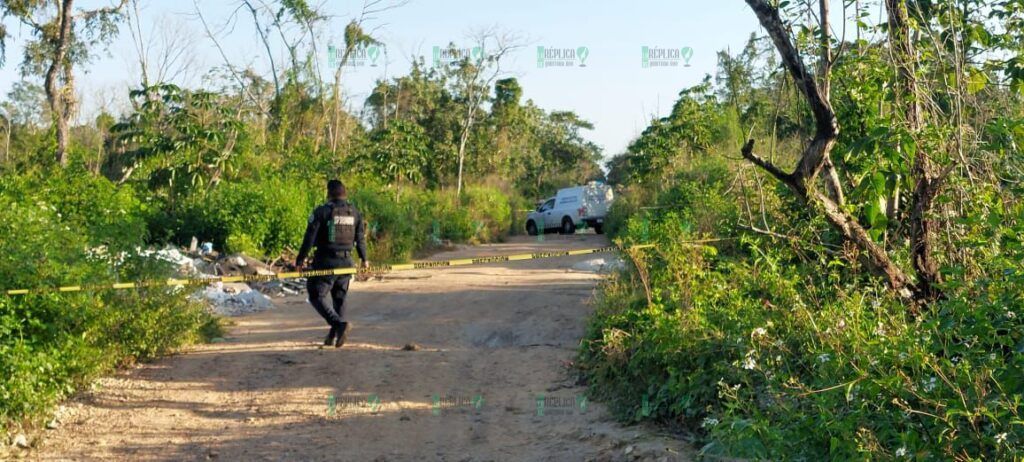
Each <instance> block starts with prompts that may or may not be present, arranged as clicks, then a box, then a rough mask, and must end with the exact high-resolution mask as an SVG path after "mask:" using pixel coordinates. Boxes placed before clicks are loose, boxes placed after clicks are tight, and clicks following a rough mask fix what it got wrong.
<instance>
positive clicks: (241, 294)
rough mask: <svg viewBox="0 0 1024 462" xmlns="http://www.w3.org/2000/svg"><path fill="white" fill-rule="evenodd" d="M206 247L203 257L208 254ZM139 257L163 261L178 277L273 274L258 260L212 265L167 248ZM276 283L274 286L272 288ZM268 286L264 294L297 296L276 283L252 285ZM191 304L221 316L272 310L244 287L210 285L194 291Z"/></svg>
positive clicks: (265, 299) (258, 294)
mask: <svg viewBox="0 0 1024 462" xmlns="http://www.w3.org/2000/svg"><path fill="white" fill-rule="evenodd" d="M206 247H209V246H206V245H205V243H204V248H203V250H202V252H200V253H203V254H211V253H212V251H211V250H210V249H207V248H206ZM139 254H140V255H143V256H146V257H150V258H154V259H158V260H163V261H166V262H169V263H171V264H173V265H174V266H175V270H176V272H177V275H178V276H179V277H193V278H194V277H199V278H203V277H209V278H214V277H217V276H220V275H272V274H274V272H273V270H271V269H270V268H269V267H267V266H266V265H264V264H262V263H261V262H259V261H258V260H254V259H251V258H249V257H245V256H240V255H235V256H231V257H226V258H223V259H222V260H220V261H212V259H207V258H203V257H201V256H200V257H190V256H189V255H188V254H187V253H186V252H182V251H181V250H179V249H177V248H175V247H172V246H168V247H166V248H163V249H159V250H151V249H147V250H140V251H139ZM275 282H276V284H274V283H275ZM266 284H270V285H271V287H272V290H269V291H268V290H264V292H270V293H273V294H275V295H276V294H281V295H279V296H283V295H291V294H295V293H298V292H297V291H296V290H295V289H294V288H291V287H285V286H284V285H283V284H281V283H280V282H278V281H271V282H270V283H266V282H264V283H253V285H256V286H260V287H259V288H261V289H263V288H264V287H263V285H266ZM190 298H192V299H194V300H202V301H205V302H206V304H207V306H208V307H209V309H210V311H212V312H214V313H216V314H219V315H221V316H241V315H244V314H249V313H256V312H259V311H263V310H267V309H270V308H273V307H274V303H273V302H272V301H270V298H269V297H267V295H264V294H263V293H262V292H261V291H259V290H256V289H254V288H253V287H250V285H249V284H246V283H223V282H213V283H211V284H210V285H209V286H207V287H205V288H203V289H200V290H198V291H196V292H195V293H194V294H192V295H191V296H190Z"/></svg>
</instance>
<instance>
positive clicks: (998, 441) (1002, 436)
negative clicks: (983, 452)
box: [996, 432, 1006, 444]
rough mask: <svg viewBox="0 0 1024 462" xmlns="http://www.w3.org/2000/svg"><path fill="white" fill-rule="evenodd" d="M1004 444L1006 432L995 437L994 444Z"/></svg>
mask: <svg viewBox="0 0 1024 462" xmlns="http://www.w3.org/2000/svg"><path fill="white" fill-rule="evenodd" d="M1005 442H1006V432H1003V433H1000V434H998V435H996V444H1003V443H1005Z"/></svg>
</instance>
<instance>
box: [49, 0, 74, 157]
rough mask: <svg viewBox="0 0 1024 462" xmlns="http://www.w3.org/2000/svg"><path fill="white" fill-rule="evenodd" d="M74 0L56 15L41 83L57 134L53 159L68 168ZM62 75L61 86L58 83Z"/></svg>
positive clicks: (65, 2)
mask: <svg viewBox="0 0 1024 462" xmlns="http://www.w3.org/2000/svg"><path fill="white" fill-rule="evenodd" d="M73 4H74V0H62V1H61V3H60V11H58V14H59V16H60V20H59V23H58V27H59V30H58V32H57V36H56V37H54V38H52V40H53V42H52V43H51V45H52V46H53V59H52V60H51V61H50V66H49V67H48V68H47V69H46V77H45V81H44V85H45V89H46V100H47V102H49V104H50V117H51V119H52V120H53V125H54V128H55V129H56V131H57V150H56V152H55V157H56V160H57V163H59V164H60V165H61V166H62V167H63V166H66V165H67V164H68V158H67V149H68V140H69V138H70V133H69V131H70V129H69V123H70V122H69V120H68V119H69V118H70V116H71V111H70V108H71V106H72V102H73V100H74V97H75V95H74V91H75V90H74V83H73V80H72V78H71V77H72V76H71V64H70V63H69V62H66V61H67V52H68V45H69V43H70V42H71V21H72V19H73V18H72V14H71V13H72V6H73ZM61 71H63V74H64V75H63V83H61V82H59V80H60V79H61V75H60V74H61Z"/></svg>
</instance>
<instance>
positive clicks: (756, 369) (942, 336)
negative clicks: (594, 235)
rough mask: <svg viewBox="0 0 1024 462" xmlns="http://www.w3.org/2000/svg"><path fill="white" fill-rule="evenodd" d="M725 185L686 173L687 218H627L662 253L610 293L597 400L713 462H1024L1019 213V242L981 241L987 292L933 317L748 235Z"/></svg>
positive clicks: (661, 214)
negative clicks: (740, 228)
mask: <svg viewBox="0 0 1024 462" xmlns="http://www.w3.org/2000/svg"><path fill="white" fill-rule="evenodd" d="M717 170H718V169H717V167H715V166H714V165H709V164H699V165H697V166H695V167H694V168H693V170H692V171H688V172H683V173H681V177H682V178H686V181H681V182H679V186H677V187H674V188H670V189H669V190H667V191H665V192H664V193H662V194H661V196H660V197H659V199H658V202H659V203H661V204H672V207H666V208H665V209H656V210H653V211H648V212H647V213H640V212H639V211H633V212H634V213H633V214H632V215H629V214H627V213H625V212H623V213H622V214H621V215H620V217H623V221H622V223H620V224H619V228H618V229H619V230H620V231H619V234H618V239H621V240H622V242H623V243H624V244H630V243H634V242H654V243H656V244H657V248H656V249H654V250H650V251H644V252H642V253H639V254H636V257H637V258H636V263H637V265H638V266H639V268H641V271H635V270H631V271H626V272H624V273H622V274H620V275H617V276H615V277H612V278H611V279H609V280H608V281H606V282H605V283H604V284H603V286H602V290H601V292H602V296H601V297H600V301H599V303H598V309H597V311H596V314H595V317H594V319H593V322H592V324H591V326H590V328H589V331H588V333H587V336H586V339H585V341H584V344H583V347H582V349H581V358H580V359H581V361H580V363H581V365H582V367H583V370H584V371H585V373H586V375H587V376H588V377H589V378H590V379H591V383H592V385H593V391H594V392H595V393H596V394H597V395H599V396H600V397H602V398H604V399H607V400H608V401H609V402H610V403H611V404H612V406H613V408H614V409H615V410H616V411H617V412H618V413H619V415H620V416H622V417H623V418H625V419H627V420H631V421H640V420H645V419H655V420H659V421H664V422H675V423H676V424H677V425H683V426H686V427H689V428H690V429H691V430H692V431H694V432H696V433H697V434H698V435H700V436H701V437H702V441H703V443H704V446H703V449H702V451H703V453H705V454H709V455H726V456H730V457H744V458H753V459H767V460H825V459H831V460H849V459H865V460H874V459H890V458H899V457H906V458H914V459H925V460H945V459H957V458H965V457H971V458H979V459H988V460H994V459H998V460H1015V459H1020V458H1021V457H1024V427H1022V424H1024V421H1022V420H1021V418H1020V413H1021V412H1022V411H1024V406H1022V404H1021V399H1022V396H1021V391H1022V390H1024V383H1022V380H1024V360H1022V359H1021V355H1020V353H1022V352H1024V322H1022V320H1021V318H1020V314H1021V313H1024V297H1022V295H1021V294H1022V293H1024V275H1022V273H1021V264H1020V262H1021V261H1022V260H1021V259H1022V258H1024V249H1022V246H1021V237H1020V236H1021V232H1022V231H1024V229H1022V226H1021V218H1024V213H1022V212H1024V210H1022V209H1021V207H1020V206H1019V205H1018V206H1015V207H1016V208H1009V209H1008V210H1006V211H1005V212H1003V213H1001V216H1002V217H1001V219H1000V227H1002V229H1003V231H1002V232H999V231H994V229H998V228H997V227H993V228H981V227H979V228H978V235H977V236H976V238H977V239H976V243H975V244H972V246H973V245H977V246H978V247H977V248H978V249H982V250H980V251H979V252H977V258H979V261H978V264H979V265H980V267H982V268H984V273H983V274H985V275H986V276H983V277H977V278H972V279H966V280H964V279H956V280H957V281H958V282H956V283H949V284H947V287H946V290H947V293H948V296H947V298H946V299H945V300H942V301H941V302H938V303H936V304H935V305H934V306H933V307H931V308H930V309H929V310H928V312H926V313H922V314H921V315H919V316H916V317H915V316H911V315H910V314H909V309H908V307H907V306H906V305H904V304H903V303H901V302H900V301H898V300H895V299H893V297H892V296H891V293H890V292H888V291H887V290H886V289H885V288H884V287H883V286H882V285H881V284H880V283H877V282H874V279H873V278H872V277H871V275H869V274H865V272H864V270H863V269H862V268H858V267H856V266H851V265H850V264H849V263H847V262H846V260H844V259H842V258H841V257H840V255H839V254H836V253H833V252H820V251H819V252H810V251H808V253H809V255H802V254H801V251H805V250H806V249H802V248H801V247H800V246H801V245H803V246H807V244H806V243H804V244H793V245H794V246H795V248H788V247H787V246H785V245H781V246H780V245H779V241H778V240H776V239H772V238H769V237H766V236H763V235H755V234H750V233H737V232H736V227H735V223H736V218H735V217H736V215H737V213H740V208H741V206H740V205H739V204H740V201H729V200H727V198H726V199H723V198H722V197H723V196H726V195H727V194H723V193H724V191H723V190H724V189H725V188H728V182H722V181H721V178H722V176H721V175H719V174H718V173H716V171H717ZM716 197H718V200H716ZM984 197H985V196H984V195H979V199H977V200H978V201H979V202H983V201H985V200H986V199H985V198H984ZM766 200H768V201H780V199H779V198H778V197H777V196H775V195H772V194H767V195H766ZM783 206H784V204H781V203H780V204H779V205H777V207H783ZM993 219H996V218H993ZM771 220H773V219H770V221H771ZM807 227H808V228H810V229H820V228H821V227H820V226H816V225H815V224H813V223H809V224H808V226H807ZM712 233H714V235H716V236H719V237H720V238H724V239H723V240H714V241H713V242H708V241H709V240H708V239H707V238H708V237H709V236H710V235H711V234H712ZM813 234H814V233H813V232H809V233H808V235H813ZM972 241H973V240H972ZM794 250H796V252H794ZM801 255H802V258H801ZM648 297H649V299H648ZM648 300H650V303H648ZM645 401H646V405H645Z"/></svg>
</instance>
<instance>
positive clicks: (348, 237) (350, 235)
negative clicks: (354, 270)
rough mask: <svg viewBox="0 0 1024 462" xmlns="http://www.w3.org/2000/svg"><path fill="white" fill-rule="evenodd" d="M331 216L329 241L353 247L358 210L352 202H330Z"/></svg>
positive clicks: (345, 247) (328, 225) (328, 224)
mask: <svg viewBox="0 0 1024 462" xmlns="http://www.w3.org/2000/svg"><path fill="white" fill-rule="evenodd" d="M328 206H330V208H331V218H330V220H329V221H328V222H327V242H329V243H331V244H335V245H338V246H341V247H342V248H344V249H351V248H352V245H353V244H355V242H356V210H355V208H353V207H352V204H349V203H348V202H344V203H341V204H331V203H328Z"/></svg>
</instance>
